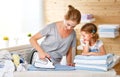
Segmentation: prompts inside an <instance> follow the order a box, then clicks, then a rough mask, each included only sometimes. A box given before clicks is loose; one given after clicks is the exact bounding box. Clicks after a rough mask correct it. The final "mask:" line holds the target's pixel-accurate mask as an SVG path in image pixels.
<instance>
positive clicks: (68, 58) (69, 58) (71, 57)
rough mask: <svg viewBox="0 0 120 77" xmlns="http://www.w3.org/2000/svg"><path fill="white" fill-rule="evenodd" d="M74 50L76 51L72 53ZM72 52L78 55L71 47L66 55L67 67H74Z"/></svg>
mask: <svg viewBox="0 0 120 77" xmlns="http://www.w3.org/2000/svg"><path fill="white" fill-rule="evenodd" d="M72 50H74V51H72ZM72 52H73V53H76V52H75V49H73V48H72V47H70V48H69V50H68V52H67V54H66V60H67V65H69V66H74V63H73V55H74V54H73V53H72Z"/></svg>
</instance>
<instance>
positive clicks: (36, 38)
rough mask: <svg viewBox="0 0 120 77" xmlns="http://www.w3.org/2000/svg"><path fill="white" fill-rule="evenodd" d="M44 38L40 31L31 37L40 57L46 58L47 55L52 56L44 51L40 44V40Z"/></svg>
mask: <svg viewBox="0 0 120 77" xmlns="http://www.w3.org/2000/svg"><path fill="white" fill-rule="evenodd" d="M41 38H42V35H41V34H40V33H39V32H38V33H36V34H35V35H34V36H32V37H31V38H30V43H31V45H32V46H33V47H34V48H35V49H36V50H37V51H38V52H39V57H40V58H41V59H44V58H45V57H48V58H49V57H50V56H49V55H48V54H47V53H45V52H44V51H43V49H42V48H41V47H40V45H39V44H38V42H37V41H38V40H39V39H41Z"/></svg>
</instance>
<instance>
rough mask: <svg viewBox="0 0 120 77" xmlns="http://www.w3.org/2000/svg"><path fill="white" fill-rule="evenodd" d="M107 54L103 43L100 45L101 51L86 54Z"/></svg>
mask: <svg viewBox="0 0 120 77" xmlns="http://www.w3.org/2000/svg"><path fill="white" fill-rule="evenodd" d="M105 54H106V51H105V48H104V45H102V46H101V47H100V51H99V52H88V53H86V54H84V55H94V56H101V55H105Z"/></svg>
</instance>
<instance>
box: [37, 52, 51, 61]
mask: <svg viewBox="0 0 120 77" xmlns="http://www.w3.org/2000/svg"><path fill="white" fill-rule="evenodd" d="M38 54H39V58H40V59H43V60H44V59H45V58H46V57H47V58H50V55H49V54H48V53H46V52H41V53H40V52H39V53H38Z"/></svg>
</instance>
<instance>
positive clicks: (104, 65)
mask: <svg viewBox="0 0 120 77" xmlns="http://www.w3.org/2000/svg"><path fill="white" fill-rule="evenodd" d="M74 63H75V69H76V70H91V71H108V70H109V69H111V68H112V63H113V54H107V55H103V56H83V55H76V56H75V60H74Z"/></svg>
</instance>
